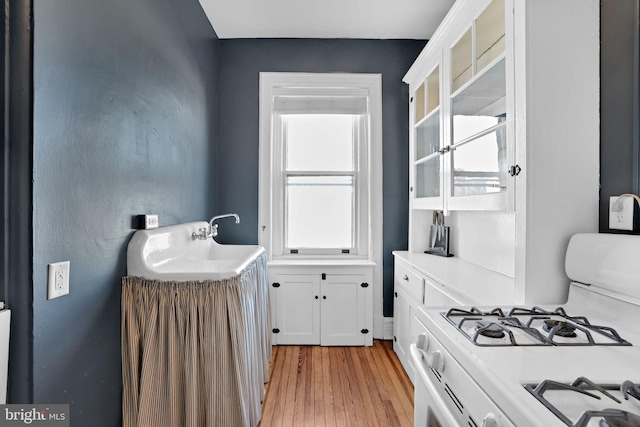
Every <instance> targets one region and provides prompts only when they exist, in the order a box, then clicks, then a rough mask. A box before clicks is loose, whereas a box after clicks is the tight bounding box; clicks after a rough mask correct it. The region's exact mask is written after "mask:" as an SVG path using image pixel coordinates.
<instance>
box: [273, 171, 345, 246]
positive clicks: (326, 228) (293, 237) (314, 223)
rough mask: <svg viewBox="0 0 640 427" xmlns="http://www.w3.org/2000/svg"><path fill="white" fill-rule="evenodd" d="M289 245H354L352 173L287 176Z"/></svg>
mask: <svg viewBox="0 0 640 427" xmlns="http://www.w3.org/2000/svg"><path fill="white" fill-rule="evenodd" d="M286 192H287V195H286V197H287V206H286V219H285V228H286V233H285V235H286V246H287V247H289V248H320V249H328V248H352V247H353V234H354V233H353V221H354V179H353V177H352V176H290V177H287V191H286Z"/></svg>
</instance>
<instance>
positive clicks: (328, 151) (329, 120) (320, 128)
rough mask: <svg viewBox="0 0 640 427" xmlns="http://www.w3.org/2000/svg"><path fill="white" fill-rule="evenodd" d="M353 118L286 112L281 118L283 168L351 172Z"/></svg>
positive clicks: (344, 115) (339, 115) (338, 115)
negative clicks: (283, 118) (285, 155)
mask: <svg viewBox="0 0 640 427" xmlns="http://www.w3.org/2000/svg"><path fill="white" fill-rule="evenodd" d="M354 117H355V116H353V115H350V114H292V115H287V116H286V120H285V121H284V123H285V126H286V128H285V132H286V135H287V137H286V141H287V147H286V150H287V151H286V154H287V160H286V168H287V170H290V171H331V172H345V171H353V170H354V166H353V165H354V156H353V150H354V144H353V123H354Z"/></svg>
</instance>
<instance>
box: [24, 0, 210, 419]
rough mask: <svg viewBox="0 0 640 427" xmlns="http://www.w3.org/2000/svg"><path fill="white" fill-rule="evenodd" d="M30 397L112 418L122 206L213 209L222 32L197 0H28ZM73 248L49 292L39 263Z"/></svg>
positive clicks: (161, 210)
mask: <svg viewBox="0 0 640 427" xmlns="http://www.w3.org/2000/svg"><path fill="white" fill-rule="evenodd" d="M33 13H34V25H33V28H34V66H33V81H34V93H33V103H34V118H33V123H34V125H33V132H34V136H33V201H34V202H33V400H34V401H35V402H40V403H70V404H71V419H72V425H74V426H78V427H80V426H90V425H100V426H107V425H113V426H117V425H120V422H121V421H120V420H121V407H120V401H121V388H122V380H121V367H120V366H121V365H120V278H121V277H122V276H123V275H125V273H126V245H127V243H128V241H129V239H130V237H131V235H132V233H133V230H132V223H133V222H132V218H133V217H134V216H135V215H137V214H143V213H156V214H158V215H159V218H160V224H161V225H167V224H175V223H179V222H187V221H192V220H201V219H203V218H207V217H209V215H210V214H211V212H214V211H216V210H217V209H216V204H215V201H216V198H217V195H216V188H217V185H216V179H217V178H216V176H217V174H216V158H215V144H216V140H215V130H216V124H217V122H216V118H217V105H218V97H217V85H218V61H219V51H218V40H217V36H216V35H215V32H214V30H213V29H212V28H211V25H210V23H209V22H208V20H207V19H206V17H205V15H204V12H203V11H202V8H201V6H200V4H199V2H198V1H197V0H135V1H132V0H56V1H48V0H34V3H33ZM64 260H70V261H71V268H70V277H71V280H70V290H71V293H70V295H68V296H65V297H61V298H58V299H54V300H47V291H46V289H47V285H46V284H47V264H49V263H52V262H58V261H64Z"/></svg>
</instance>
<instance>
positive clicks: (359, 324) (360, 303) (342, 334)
mask: <svg viewBox="0 0 640 427" xmlns="http://www.w3.org/2000/svg"><path fill="white" fill-rule="evenodd" d="M364 281H365V276H364V275H360V274H345V275H338V274H327V275H326V279H325V280H322V284H321V295H322V297H321V298H322V299H321V303H320V304H321V310H320V312H321V315H320V317H321V319H322V320H321V327H320V342H321V343H322V345H364V344H365V334H364V333H363V332H362V330H363V329H364V328H365V323H364V301H365V298H364V292H365V290H366V289H367V288H363V287H362V286H361V284H362V283H363V282H364ZM367 333H372V332H371V331H368V332H367Z"/></svg>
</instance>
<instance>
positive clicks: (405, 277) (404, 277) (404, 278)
mask: <svg viewBox="0 0 640 427" xmlns="http://www.w3.org/2000/svg"><path fill="white" fill-rule="evenodd" d="M402 280H406V281H407V282H408V281H409V276H407V275H406V274H405V275H404V276H402Z"/></svg>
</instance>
